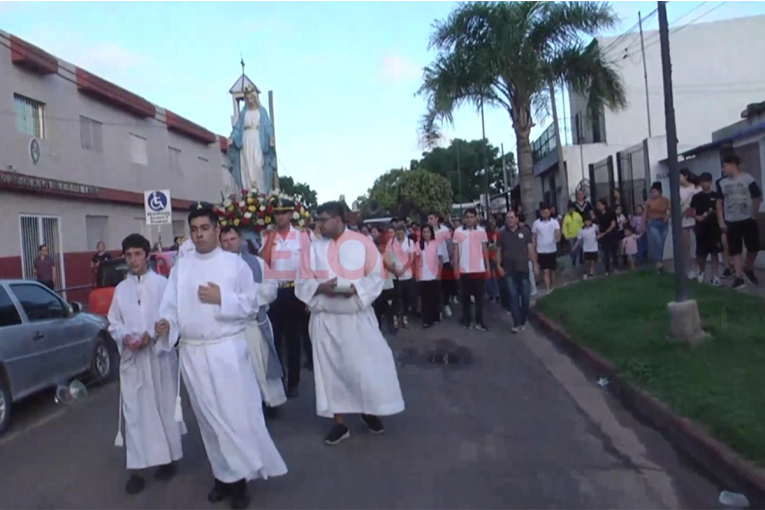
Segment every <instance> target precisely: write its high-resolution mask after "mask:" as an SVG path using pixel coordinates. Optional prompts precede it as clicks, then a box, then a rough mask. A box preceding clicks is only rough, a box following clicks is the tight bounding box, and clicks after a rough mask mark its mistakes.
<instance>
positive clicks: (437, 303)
mask: <svg viewBox="0 0 765 510" xmlns="http://www.w3.org/2000/svg"><path fill="white" fill-rule="evenodd" d="M419 287H420V289H419V290H420V302H421V305H422V323H423V324H427V325H430V324H434V323H436V322H439V321H440V320H441V280H425V281H421V282H419Z"/></svg>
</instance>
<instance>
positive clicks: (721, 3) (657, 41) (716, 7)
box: [645, 1, 728, 49]
mask: <svg viewBox="0 0 765 510" xmlns="http://www.w3.org/2000/svg"><path fill="white" fill-rule="evenodd" d="M727 3H728V2H727V1H726V2H720V3H719V4H717V5H716V6H714V7H712V8H711V9H709V10H708V11H706V12H704V13H702V14H701V15H700V16H697V17H695V18H693V19H692V20H691V21H689V22H688V23H686V24H684V25H681V26H679V27H677V28H676V29H674V30H672V31H671V32H670V33H669V35H670V36H672V35H675V34H677V33H678V32H679V31H681V30H682V29H684V28H687V27H688V26H690V25H692V24H693V23H695V22H697V21H698V20H700V19H701V18H704V17H706V16H708V15H710V14H712V13H713V12H714V11H716V10H717V9H719V8H720V7H722V6H723V5H725V4H727ZM689 12H690V11H689ZM659 42H660V39H659V38H658V37H657V38H656V40H654V41H653V42H651V44H648V45H646V47H645V48H646V49H648V48H650V47H652V46H656V45H657V44H659Z"/></svg>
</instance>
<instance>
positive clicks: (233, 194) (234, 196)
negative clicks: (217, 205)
mask: <svg viewBox="0 0 765 510" xmlns="http://www.w3.org/2000/svg"><path fill="white" fill-rule="evenodd" d="M228 198H230V199H231V200H236V193H231V194H230V195H229V196H228Z"/></svg>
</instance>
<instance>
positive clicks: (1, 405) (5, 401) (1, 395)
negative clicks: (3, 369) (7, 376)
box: [0, 380, 13, 435]
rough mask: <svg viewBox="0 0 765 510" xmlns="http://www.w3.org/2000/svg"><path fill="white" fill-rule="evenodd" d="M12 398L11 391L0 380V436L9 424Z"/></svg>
mask: <svg viewBox="0 0 765 510" xmlns="http://www.w3.org/2000/svg"><path fill="white" fill-rule="evenodd" d="M12 403H13V397H12V396H11V390H10V388H8V385H7V384H6V383H5V381H3V380H0V435H2V434H3V433H4V432H5V431H6V430H7V429H8V426H9V425H10V424H11V405H12Z"/></svg>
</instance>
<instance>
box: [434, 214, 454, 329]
mask: <svg viewBox="0 0 765 510" xmlns="http://www.w3.org/2000/svg"><path fill="white" fill-rule="evenodd" d="M428 223H429V224H430V226H431V227H433V232H435V233H436V242H437V243H438V248H437V252H436V253H437V254H438V256H439V257H441V260H443V263H444V265H443V271H444V272H446V274H451V272H452V257H451V253H449V251H450V250H449V243H448V242H447V241H449V240H450V239H451V236H452V235H451V232H449V229H448V228H447V227H446V225H444V218H443V216H441V214H440V213H437V212H432V213H430V214H429V215H428ZM452 283H453V282H450V281H448V280H441V299H442V301H443V303H442V307H443V310H444V315H446V316H447V317H451V316H452V309H451V307H450V306H449V299H450V298H451V292H450V291H451V289H450V285H451V284H452Z"/></svg>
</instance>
